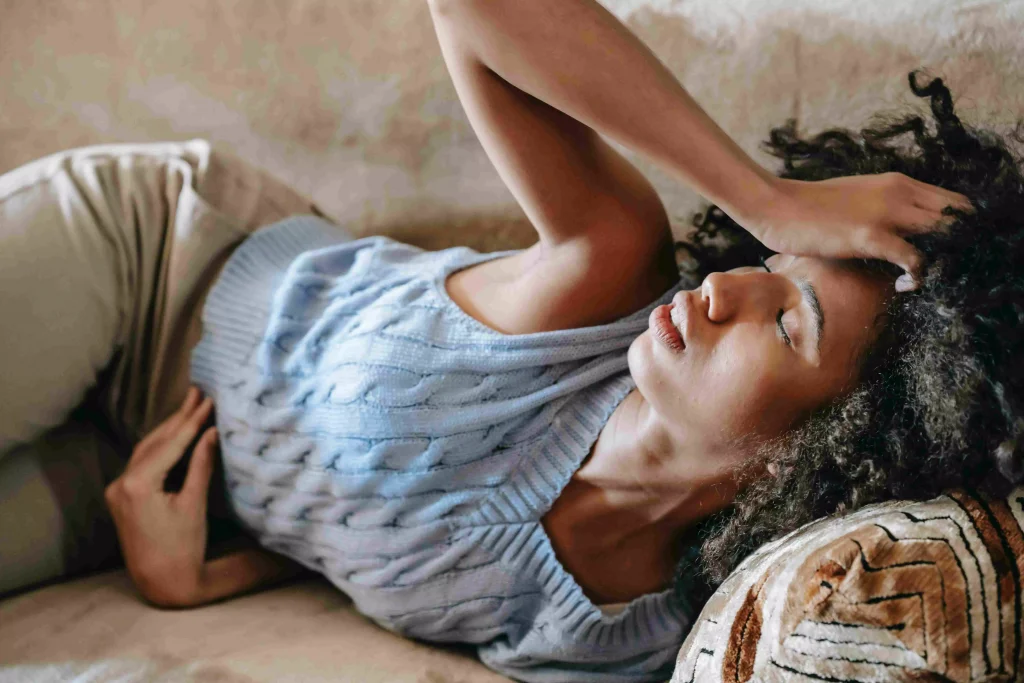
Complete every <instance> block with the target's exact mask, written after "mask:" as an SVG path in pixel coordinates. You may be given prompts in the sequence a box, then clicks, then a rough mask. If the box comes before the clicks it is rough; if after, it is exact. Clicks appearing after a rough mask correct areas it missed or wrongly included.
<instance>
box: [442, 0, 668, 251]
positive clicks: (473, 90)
mask: <svg viewBox="0 0 1024 683" xmlns="http://www.w3.org/2000/svg"><path fill="white" fill-rule="evenodd" d="M432 12H433V6H432ZM434 14H435V16H434V25H435V30H436V32H437V36H438V40H439V42H440V45H441V50H442V53H443V55H444V60H445V63H446V64H447V66H448V72H449V74H450V75H451V78H452V81H453V83H454V85H455V89H456V92H457V93H458V96H459V99H460V101H461V102H462V106H463V108H464V110H465V111H466V115H467V117H468V118H469V121H470V124H471V125H472V127H473V130H474V131H475V132H476V135H477V137H478V138H479V140H480V142H481V144H482V145H483V147H484V151H485V152H486V153H487V156H488V158H489V159H490V160H491V163H492V164H493V165H494V167H495V168H496V169H497V171H498V174H499V175H500V176H501V179H502V180H503V181H504V182H505V185H506V186H507V187H508V188H509V190H510V191H511V192H512V194H513V196H515V198H516V201H517V202H518V203H519V205H520V206H521V207H522V209H523V211H524V212H525V214H526V216H527V218H528V219H529V220H530V222H531V223H532V224H533V226H534V228H535V229H536V230H537V233H538V234H539V237H540V241H541V242H542V243H543V244H544V246H556V245H559V244H561V243H563V242H567V241H578V240H581V239H582V240H587V241H593V242H595V245H597V244H600V245H603V246H607V247H610V248H613V249H616V250H617V251H618V252H619V253H620V254H621V249H623V248H639V250H640V252H642V253H650V252H651V250H653V248H654V246H655V245H656V244H663V243H664V239H665V233H666V232H668V231H669V221H668V216H667V214H666V212H665V208H664V206H663V205H662V203H661V200H660V198H659V197H658V195H657V192H656V191H655V189H654V187H653V186H652V185H651V184H650V182H649V181H648V180H647V179H646V178H645V177H644V176H643V174H642V173H640V171H639V170H637V169H636V168H635V167H634V166H633V165H632V164H631V163H629V161H628V160H627V159H625V158H624V157H623V156H622V155H621V154H619V153H618V152H617V151H616V150H615V149H614V148H613V147H611V146H610V145H609V144H608V143H607V142H606V141H605V140H604V139H602V138H601V136H600V135H598V134H597V132H596V131H594V130H593V129H592V128H590V127H589V126H587V125H586V124H584V123H582V122H580V121H578V120H576V119H574V118H573V117H571V116H569V115H567V114H565V113H563V112H562V111H560V110H558V109H556V108H554V107H552V106H550V105H549V104H547V103H546V102H544V101H542V100H540V99H538V98H536V97H534V96H532V95H530V94H529V93H526V92H524V91H522V90H520V89H519V88H517V87H516V86H514V85H512V84H511V83H509V82H508V81H506V80H505V79H503V78H502V77H501V76H499V75H498V74H497V73H495V72H494V71H492V70H491V69H489V68H488V67H487V66H486V65H485V64H483V63H482V62H480V61H479V60H478V59H477V58H476V57H474V56H473V54H472V53H471V52H470V51H469V50H468V49H466V48H465V47H464V46H463V45H462V44H460V42H459V41H458V40H457V39H456V38H455V36H454V34H453V33H452V32H451V31H450V30H448V29H447V28H446V25H445V20H444V17H443V16H438V15H437V13H434ZM638 265H640V264H638Z"/></svg>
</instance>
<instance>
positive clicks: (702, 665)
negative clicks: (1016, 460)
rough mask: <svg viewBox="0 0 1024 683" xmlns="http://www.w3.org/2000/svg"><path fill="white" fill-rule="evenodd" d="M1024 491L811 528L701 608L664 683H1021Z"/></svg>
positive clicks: (771, 551) (770, 551) (881, 509)
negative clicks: (809, 682)
mask: <svg viewBox="0 0 1024 683" xmlns="http://www.w3.org/2000/svg"><path fill="white" fill-rule="evenodd" d="M1022 504H1024V488H1018V489H1017V490H1015V491H1014V492H1013V493H1012V494H1011V495H1010V496H1009V497H1008V498H1007V499H1005V500H997V501H985V500H983V499H981V498H978V497H975V496H973V495H970V494H967V493H964V492H950V493H949V494H948V495H946V496H940V497H938V498H935V499H933V500H930V501H927V502H916V503H911V502H889V503H884V504H880V505H873V506H869V507H865V508H862V509H861V510H858V511H856V512H854V513H852V514H850V515H848V516H847V517H844V518H841V519H829V520H819V521H816V522H812V523H811V524H808V525H807V526H804V527H801V528H800V529H798V530H796V531H795V532H793V533H791V534H789V535H788V536H786V537H785V538H783V539H780V540H778V541H775V542H773V543H769V544H767V545H765V546H763V547H761V548H760V549H759V550H758V551H757V552H756V553H754V554H753V555H751V556H750V557H748V558H747V559H746V560H745V561H744V562H743V564H742V565H740V567H739V568H738V569H737V570H736V571H735V572H733V574H732V575H731V576H730V577H729V579H728V580H726V582H725V583H724V584H722V586H721V587H720V588H719V590H718V591H717V592H716V593H715V595H714V596H712V598H711V600H709V601H708V603H707V605H706V606H705V608H704V610H703V611H702V612H701V615H700V618H699V619H698V621H697V623H696V624H695V625H694V628H693V630H692V631H691V632H690V635H689V637H688V638H687V639H686V642H685V643H684V644H683V647H682V649H681V650H680V652H679V658H678V662H677V665H676V670H675V674H674V675H673V678H672V683H684V682H687V683H689V682H692V681H699V682H700V683H716V682H725V681H728V682H729V683H733V682H736V683H739V682H740V681H757V682H758V683H772V682H773V681H795V680H801V681H803V680H818V681H844V682H849V683H857V682H861V681H863V682H865V683H866V682H869V681H893V682H894V683H895V682H897V681H915V682H919V681H949V682H953V681H955V682H957V683H967V682H968V681H979V682H980V681H985V682H986V683H996V682H1002V681H1006V682H1009V681H1017V680H1021V676H1022V674H1024V667H1022V661H1021V654H1022V645H1024V641H1022V638H1024V633H1022V630H1021V629H1022V625H1024V624H1022V622H1021V589H1022V575H1024V533H1022V532H1021V521H1022V520H1024V508H1022Z"/></svg>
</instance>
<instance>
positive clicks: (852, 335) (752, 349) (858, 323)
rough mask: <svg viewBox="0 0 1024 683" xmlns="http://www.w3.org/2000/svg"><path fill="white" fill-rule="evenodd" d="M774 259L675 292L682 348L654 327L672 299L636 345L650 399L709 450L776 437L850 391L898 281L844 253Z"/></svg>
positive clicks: (634, 359)
mask: <svg viewBox="0 0 1024 683" xmlns="http://www.w3.org/2000/svg"><path fill="white" fill-rule="evenodd" d="M767 264H768V267H769V268H770V269H771V272H770V273H769V272H767V271H766V270H765V269H764V268H763V267H760V266H757V267H748V268H737V269H734V270H730V271H728V272H725V273H712V274H710V275H708V276H707V278H705V279H704V282H703V283H702V285H701V287H700V288H699V289H696V290H691V291H682V292H679V293H678V294H677V295H676V297H675V298H674V300H673V303H672V305H671V311H670V315H671V321H670V324H673V326H675V327H677V329H679V330H680V331H681V336H682V339H683V344H684V347H683V348H679V349H673V348H671V346H670V344H666V343H664V342H663V341H661V340H660V339H659V335H658V334H657V333H656V325H655V319H656V318H657V317H658V316H659V315H665V310H666V309H665V308H661V309H655V311H654V313H652V315H651V324H652V326H651V328H649V329H647V330H646V331H645V332H644V333H643V334H641V335H640V336H639V337H637V339H636V340H634V342H633V343H632V345H631V346H630V347H629V353H628V356H627V358H628V361H629V368H630V372H631V374H632V376H633V379H634V381H635V382H636V385H637V388H638V389H639V391H640V393H641V394H642V395H643V396H644V398H645V399H646V401H647V402H648V403H649V404H650V407H651V408H653V409H654V410H655V411H656V412H657V413H658V415H659V416H660V417H661V418H662V419H661V421H662V422H663V423H664V424H665V425H666V426H667V428H668V429H670V430H672V431H673V432H674V433H675V434H676V435H678V436H680V437H682V438H685V439H686V441H687V442H689V443H696V444H697V445H699V446H700V447H701V448H704V449H707V452H709V453H712V452H714V451H715V450H716V449H718V448H723V447H725V448H730V447H733V448H734V447H735V446H736V445H737V444H740V443H747V442H749V441H750V440H751V439H752V440H753V441H755V442H756V441H757V440H760V439H761V438H765V437H773V436H778V435H780V434H782V433H783V432H784V431H785V430H787V429H788V428H790V427H792V426H795V424H796V423H797V422H798V421H799V420H800V419H801V418H802V417H805V416H806V415H807V414H808V413H810V411H812V410H814V409H815V408H817V407H819V406H821V405H823V404H824V403H826V402H828V401H830V400H832V399H834V398H836V397H838V396H840V395H841V394H843V393H845V392H846V391H847V390H849V389H851V388H852V387H853V386H854V385H855V384H856V381H857V359H858V356H859V354H860V353H861V351H862V350H864V349H865V348H866V346H867V345H869V344H870V343H871V342H872V341H873V340H874V339H875V338H876V336H877V334H878V332H879V330H880V327H879V326H880V325H881V323H880V317H881V314H882V313H883V311H884V309H885V304H886V302H887V300H888V297H889V296H890V295H891V293H892V291H893V288H892V283H891V281H890V278H883V277H879V276H875V275H871V274H868V273H865V272H864V271H863V270H860V269H855V268H853V267H851V266H850V265H849V264H847V263H844V262H841V261H833V260H826V259H819V258H808V257H794V256H789V255H785V254H776V255H775V256H772V257H771V258H769V259H768V260H767ZM665 317H666V318H667V317H669V316H665ZM695 438H696V439H697V441H696V442H694V439H695Z"/></svg>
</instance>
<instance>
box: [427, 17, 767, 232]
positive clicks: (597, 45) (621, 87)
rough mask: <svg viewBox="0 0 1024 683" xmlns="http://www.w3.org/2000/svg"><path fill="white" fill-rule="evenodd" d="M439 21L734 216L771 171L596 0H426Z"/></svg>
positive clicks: (543, 95)
mask: <svg viewBox="0 0 1024 683" xmlns="http://www.w3.org/2000/svg"><path fill="white" fill-rule="evenodd" d="M430 5H431V10H432V13H433V15H434V19H435V25H438V28H439V30H444V31H446V32H451V35H454V36H455V37H456V38H457V39H458V40H459V41H460V45H461V46H464V47H465V49H466V50H468V51H469V53H470V54H472V55H474V57H475V58H477V59H478V60H479V61H480V62H481V63H482V64H483V65H485V66H487V67H488V68H489V69H491V70H492V71H494V72H495V73H496V74H498V75H499V76H501V77H502V78H504V79H505V80H506V81H508V82H509V83H511V84H513V85H515V86H516V87H518V88H519V89H521V90H523V91H525V92H527V93H529V94H531V95H533V96H534V97H537V98H538V99H541V100H543V101H544V102H546V103H548V104H550V105H551V106H554V107H556V108H557V109H559V110H561V111H562V112H564V113H566V114H568V115H570V116H572V117H573V118H576V119H578V120H579V121H582V122H583V123H585V124H587V125H588V126H590V127H591V128H593V129H594V130H596V131H598V132H599V133H601V134H602V135H604V136H605V137H607V138H609V139H612V140H614V141H616V142H618V143H620V144H622V145H624V146H626V147H628V148H630V149H633V150H635V151H637V152H639V153H640V154H642V155H644V156H645V157H647V158H649V159H650V160H651V161H653V162H654V163H656V164H658V165H659V166H660V167H662V168H663V169H665V170H666V171H667V172H669V173H671V174H672V175H674V176H675V177H677V178H678V179H679V180H681V181H682V182H684V183H686V184H688V185H689V186H690V187H692V188H693V189H695V190H696V191H697V192H699V193H700V194H701V195H703V196H704V197H706V198H707V199H709V200H711V201H713V202H715V203H716V204H718V205H719V206H720V207H722V208H723V209H724V210H725V211H726V212H728V213H730V214H731V215H733V216H734V217H735V216H736V215H738V214H745V213H747V212H748V211H749V210H750V209H749V207H751V206H756V205H757V204H758V203H759V202H763V201H768V200H770V199H771V198H772V197H773V194H774V192H775V187H774V176H773V175H772V174H771V173H769V172H768V171H766V170H765V169H763V168H761V167H760V166H759V165H758V164H757V163H756V162H754V161H753V160H752V159H751V158H750V157H749V155H747V154H746V153H745V152H744V151H743V150H742V149H741V148H740V147H739V146H738V145H737V144H736V143H735V142H733V141H732V140H731V139H730V138H729V136H728V135H726V134H725V132H724V131H723V130H722V129H721V128H719V127H718V125H716V124H715V122H714V121H712V120H711V118H710V117H709V116H708V115H707V114H706V113H705V112H704V111H703V110H702V109H701V108H700V106H699V105H698V104H697V103H696V102H695V101H694V100H693V98H692V97H690V95H689V94H688V93H687V92H686V90H685V89H684V88H683V86H682V85H681V84H680V83H679V81H678V80H676V78H675V77H674V76H673V75H672V73H671V72H670V71H669V70H668V69H667V68H666V67H665V66H664V65H663V64H662V63H661V62H660V61H659V60H658V58H657V57H656V56H655V55H654V54H653V53H651V51H650V50H649V49H648V48H647V47H646V46H645V45H644V44H643V42H642V41H640V39H639V38H637V37H636V36H635V35H634V34H633V33H632V32H631V31H630V30H629V29H628V28H627V27H626V26H624V25H623V24H622V22H620V21H619V20H618V19H617V18H616V17H615V16H614V15H613V14H611V13H610V12H608V11H607V10H606V9H605V8H604V7H602V6H601V5H600V4H599V3H597V2H595V1H594V0H557V1H556V2H552V0H430Z"/></svg>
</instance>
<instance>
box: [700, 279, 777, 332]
mask: <svg viewBox="0 0 1024 683" xmlns="http://www.w3.org/2000/svg"><path fill="white" fill-rule="evenodd" d="M756 279H757V278H752V277H749V276H745V275H740V274H736V273H710V274H709V275H708V276H707V277H705V278H704V282H702V283H701V286H700V298H701V301H703V302H704V304H705V305H706V306H707V311H708V318H709V319H710V320H711V322H715V323H724V322H728V321H729V320H730V319H731V318H732V317H733V316H735V315H736V313H737V311H738V310H739V309H740V306H741V304H742V303H743V300H744V298H745V297H746V296H748V295H749V294H750V293H751V292H749V291H748V290H749V289H750V287H752V286H757V283H756V282H754V280H756ZM762 284H763V283H762Z"/></svg>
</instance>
